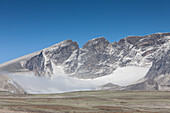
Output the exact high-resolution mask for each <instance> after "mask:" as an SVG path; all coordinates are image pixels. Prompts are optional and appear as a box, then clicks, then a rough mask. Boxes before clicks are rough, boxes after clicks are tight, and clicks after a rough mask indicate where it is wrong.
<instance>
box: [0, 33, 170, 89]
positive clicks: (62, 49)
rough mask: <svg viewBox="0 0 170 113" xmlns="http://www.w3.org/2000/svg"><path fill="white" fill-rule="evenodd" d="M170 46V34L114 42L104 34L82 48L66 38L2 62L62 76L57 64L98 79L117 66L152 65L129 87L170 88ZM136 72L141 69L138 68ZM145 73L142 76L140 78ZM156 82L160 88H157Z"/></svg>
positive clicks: (9, 67) (0, 67) (11, 68)
mask: <svg viewBox="0 0 170 113" xmlns="http://www.w3.org/2000/svg"><path fill="white" fill-rule="evenodd" d="M169 45H170V33H157V34H151V35H146V36H128V37H126V38H124V39H121V40H120V41H118V42H114V43H110V42H108V41H107V40H106V39H105V38H104V37H101V38H96V39H92V40H89V41H88V42H87V43H85V44H84V45H83V47H82V48H79V46H78V44H77V42H73V41H72V40H65V41H63V42H60V43H58V44H55V45H53V46H51V47H48V48H45V49H43V50H40V51H38V52H35V53H32V54H29V55H26V56H23V57H20V58H17V59H14V60H12V61H9V62H6V63H3V64H0V71H5V72H10V73H14V72H15V73H34V74H35V75H36V76H48V77H52V76H55V75H58V73H56V70H57V69H56V67H58V66H59V67H61V70H63V71H64V74H66V75H67V76H69V77H75V78H79V79H97V78H100V77H104V76H110V75H114V72H115V71H116V70H117V69H119V68H123V67H129V66H135V67H144V68H150V66H151V68H150V70H149V71H148V73H147V74H146V76H145V75H143V76H145V78H143V79H141V78H138V79H141V81H138V83H137V84H136V85H135V83H133V85H132V86H128V87H127V88H126V89H135V90H138V89H144V90H145V89H158V90H160V89H162V90H163V89H165V90H166V89H169V85H170V84H169V81H170V78H169V70H170V69H169V62H170V61H169V60H166V59H168V58H169V56H170V55H169V52H168V51H169V50H170V47H169ZM136 72H139V71H138V70H136ZM144 73H146V72H143V74H144ZM129 75H131V73H127V74H123V76H125V77H126V76H129ZM114 76H115V75H114ZM136 76H137V75H136ZM143 76H141V75H140V77H143ZM134 78H136V77H134ZM142 82H143V83H142ZM112 83H113V82H112ZM113 84H115V83H113ZM148 84H149V85H150V84H151V85H152V86H153V85H154V86H153V88H151V87H152V86H150V88H149V85H148ZM155 84H157V85H156V86H159V88H155V87H156V86H155ZM128 85H129V84H128ZM147 86H148V87H147Z"/></svg>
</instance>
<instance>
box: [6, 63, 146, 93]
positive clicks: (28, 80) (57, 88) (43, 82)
mask: <svg viewBox="0 0 170 113" xmlns="http://www.w3.org/2000/svg"><path fill="white" fill-rule="evenodd" d="M148 69H149V67H135V66H127V67H123V68H118V69H117V70H116V71H114V73H113V74H110V75H108V76H103V77H99V78H96V79H78V78H73V77H68V75H66V74H64V72H63V71H62V69H60V67H57V68H56V72H55V74H54V75H53V76H52V78H51V79H49V78H48V77H43V76H42V77H39V76H35V75H33V74H9V76H10V77H11V78H13V79H14V80H15V81H16V82H17V83H18V84H20V85H21V86H22V87H23V88H24V89H25V91H26V92H27V93H31V94H42V93H44V94H45V93H62V92H70V91H80V90H94V89H96V88H98V87H99V86H101V85H103V84H106V83H109V82H111V83H113V84H117V85H121V86H124V85H129V84H130V83H133V82H135V81H137V80H138V79H140V78H142V77H143V76H144V75H145V74H146V73H147V71H148Z"/></svg>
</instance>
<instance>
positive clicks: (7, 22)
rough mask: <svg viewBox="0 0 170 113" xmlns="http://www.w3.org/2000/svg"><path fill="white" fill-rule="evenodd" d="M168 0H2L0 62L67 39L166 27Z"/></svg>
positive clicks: (168, 27) (117, 35)
mask: <svg viewBox="0 0 170 113" xmlns="http://www.w3.org/2000/svg"><path fill="white" fill-rule="evenodd" d="M169 5H170V0H169V1H168V0H0V63H3V62H6V61H9V60H12V59H14V58H17V57H20V56H23V55H26V54H29V53H32V52H35V51H38V50H41V49H43V48H46V47H48V46H51V45H53V44H56V43H59V42H60V41H63V40H66V39H72V40H73V41H77V42H78V44H79V46H80V47H82V45H83V44H84V43H85V42H87V41H88V40H90V39H92V38H96V37H101V36H104V37H105V38H106V39H107V40H108V41H109V42H115V41H118V40H120V39H121V38H124V37H126V36H129V35H147V34H152V33H157V32H170V7H169Z"/></svg>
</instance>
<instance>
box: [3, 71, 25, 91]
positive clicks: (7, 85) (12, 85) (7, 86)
mask: <svg viewBox="0 0 170 113" xmlns="http://www.w3.org/2000/svg"><path fill="white" fill-rule="evenodd" d="M0 91H7V92H11V93H14V94H24V93H25V91H24V89H23V88H22V87H21V86H19V85H18V84H17V83H16V82H14V81H13V80H12V79H11V78H9V77H7V76H5V75H3V74H0Z"/></svg>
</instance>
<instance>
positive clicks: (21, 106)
mask: <svg viewBox="0 0 170 113" xmlns="http://www.w3.org/2000/svg"><path fill="white" fill-rule="evenodd" d="M0 94H1V93H0ZM61 112H62V113H70V112H71V113H82V112H84V113H132V112H133V113H135V112H136V113H138V112H140V113H146V112H148V113H168V112H169V113H170V92H161V91H83V92H71V93H63V94H49V95H12V94H8V95H5V94H4V93H2V94H1V95H0V113H61Z"/></svg>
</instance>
